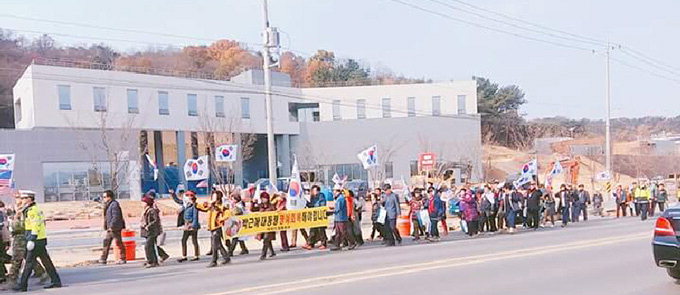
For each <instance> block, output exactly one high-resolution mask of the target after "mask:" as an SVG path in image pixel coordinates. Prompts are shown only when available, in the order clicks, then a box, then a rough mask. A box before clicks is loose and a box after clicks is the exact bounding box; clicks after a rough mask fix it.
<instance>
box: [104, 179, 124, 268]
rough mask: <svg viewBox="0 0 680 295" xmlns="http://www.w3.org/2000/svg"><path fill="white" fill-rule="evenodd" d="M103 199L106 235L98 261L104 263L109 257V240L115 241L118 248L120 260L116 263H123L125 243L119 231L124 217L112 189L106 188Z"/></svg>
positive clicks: (122, 227)
mask: <svg viewBox="0 0 680 295" xmlns="http://www.w3.org/2000/svg"><path fill="white" fill-rule="evenodd" d="M102 200H103V201H104V231H105V233H106V236H105V238H104V245H103V247H102V256H101V258H100V259H99V263H101V264H106V260H107V259H108V258H109V249H110V248H111V242H113V241H115V242H116V246H117V247H118V249H120V260H119V261H118V264H124V263H125V260H126V259H125V245H124V244H123V239H122V238H121V232H122V231H123V229H124V228H125V219H123V211H122V210H121V209H120V204H118V201H116V200H115V199H114V197H113V191H111V190H106V191H105V192H104V193H103V194H102Z"/></svg>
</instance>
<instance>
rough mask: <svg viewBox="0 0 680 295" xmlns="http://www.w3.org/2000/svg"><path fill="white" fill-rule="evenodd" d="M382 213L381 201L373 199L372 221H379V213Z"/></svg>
mask: <svg viewBox="0 0 680 295" xmlns="http://www.w3.org/2000/svg"><path fill="white" fill-rule="evenodd" d="M379 214H380V203H379V202H376V201H373V204H371V221H372V222H378V215H379Z"/></svg>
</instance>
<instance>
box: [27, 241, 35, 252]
mask: <svg viewBox="0 0 680 295" xmlns="http://www.w3.org/2000/svg"><path fill="white" fill-rule="evenodd" d="M34 248H35V242H33V241H28V242H26V250H28V251H33V249H34Z"/></svg>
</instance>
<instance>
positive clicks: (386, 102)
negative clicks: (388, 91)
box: [382, 98, 392, 118]
mask: <svg viewBox="0 0 680 295" xmlns="http://www.w3.org/2000/svg"><path fill="white" fill-rule="evenodd" d="M382 116H383V118H391V117H392V106H391V102H390V99H389V98H383V99H382Z"/></svg>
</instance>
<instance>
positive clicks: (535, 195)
mask: <svg viewBox="0 0 680 295" xmlns="http://www.w3.org/2000/svg"><path fill="white" fill-rule="evenodd" d="M542 195H543V194H542V193H541V191H540V190H538V189H537V188H536V183H535V182H533V181H532V182H531V184H530V186H529V194H528V196H527V217H528V219H529V220H528V222H527V225H529V227H531V228H533V229H534V230H536V229H538V224H539V220H538V214H539V212H540V210H541V196H542Z"/></svg>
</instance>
